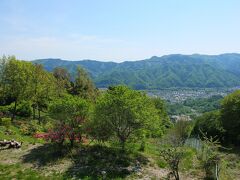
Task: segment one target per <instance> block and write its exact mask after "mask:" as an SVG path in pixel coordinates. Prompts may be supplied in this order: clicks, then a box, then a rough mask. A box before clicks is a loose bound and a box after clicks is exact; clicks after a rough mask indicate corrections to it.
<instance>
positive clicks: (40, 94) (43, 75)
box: [31, 64, 58, 122]
mask: <svg viewBox="0 0 240 180" xmlns="http://www.w3.org/2000/svg"><path fill="white" fill-rule="evenodd" d="M55 82H56V81H55V79H54V77H53V75H52V74H50V73H48V72H46V71H45V70H44V69H43V67H42V65H38V64H36V65H34V67H33V68H32V79H31V100H32V107H33V118H35V117H36V116H35V114H36V110H37V111H38V120H39V122H40V118H41V114H40V113H41V111H43V110H44V109H45V110H46V109H47V106H48V103H49V101H50V99H51V98H53V97H54V96H55V92H56V89H58V88H57V87H56V83H55Z"/></svg>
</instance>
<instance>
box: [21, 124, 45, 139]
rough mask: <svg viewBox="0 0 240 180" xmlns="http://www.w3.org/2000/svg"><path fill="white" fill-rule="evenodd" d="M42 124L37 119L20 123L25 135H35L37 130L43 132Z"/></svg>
mask: <svg viewBox="0 0 240 180" xmlns="http://www.w3.org/2000/svg"><path fill="white" fill-rule="evenodd" d="M42 129H43V128H42V127H41V125H39V124H38V122H37V121H35V120H33V121H31V122H30V123H22V124H21V125H20V132H21V133H22V134H23V135H34V134H35V133H37V132H42Z"/></svg>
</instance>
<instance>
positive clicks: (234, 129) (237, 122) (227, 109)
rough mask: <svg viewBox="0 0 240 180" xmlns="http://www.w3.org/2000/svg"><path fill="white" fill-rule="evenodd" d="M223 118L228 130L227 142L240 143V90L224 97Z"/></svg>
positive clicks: (224, 126) (224, 125)
mask: <svg viewBox="0 0 240 180" xmlns="http://www.w3.org/2000/svg"><path fill="white" fill-rule="evenodd" d="M221 120H222V124H223V128H224V129H225V130H226V138H227V142H229V143H232V144H236V145H240V130H239V129H240V90H237V91H235V92H233V93H232V94H230V95H228V96H226V97H225V98H224V99H223V102H222V108H221Z"/></svg>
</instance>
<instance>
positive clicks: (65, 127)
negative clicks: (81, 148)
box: [49, 95, 90, 146]
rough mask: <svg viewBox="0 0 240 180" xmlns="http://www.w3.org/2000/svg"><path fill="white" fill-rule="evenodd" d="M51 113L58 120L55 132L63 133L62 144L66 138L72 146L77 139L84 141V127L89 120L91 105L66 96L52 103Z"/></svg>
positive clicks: (82, 100) (77, 98)
mask: <svg viewBox="0 0 240 180" xmlns="http://www.w3.org/2000/svg"><path fill="white" fill-rule="evenodd" d="M49 112H50V114H51V116H52V117H53V118H54V119H56V120H58V125H57V127H56V129H55V131H56V132H61V133H60V134H61V138H62V141H61V142H62V143H63V141H64V139H65V137H67V138H68V139H69V140H70V142H71V146H73V145H74V141H75V140H76V139H78V140H79V141H81V140H82V135H83V125H84V123H85V121H87V120H88V117H89V112H90V104H89V103H88V102H87V101H86V100H84V99H82V98H79V97H74V96H71V95H65V96H64V97H62V98H59V99H56V100H54V101H52V103H51V104H50V108H49ZM62 133H63V134H62Z"/></svg>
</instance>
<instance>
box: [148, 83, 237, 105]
mask: <svg viewBox="0 0 240 180" xmlns="http://www.w3.org/2000/svg"><path fill="white" fill-rule="evenodd" d="M237 89H240V86H238V87H233V88H192V89H191V88H169V89H159V90H148V91H147V94H148V95H149V96H153V97H161V98H162V99H164V100H166V101H169V102H171V103H178V102H183V101H185V100H187V99H197V98H209V97H212V96H214V95H221V96H226V95H228V94H230V93H232V92H233V91H235V90H237Z"/></svg>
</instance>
